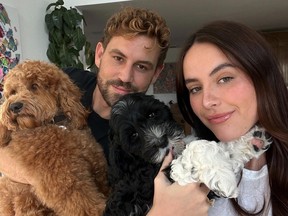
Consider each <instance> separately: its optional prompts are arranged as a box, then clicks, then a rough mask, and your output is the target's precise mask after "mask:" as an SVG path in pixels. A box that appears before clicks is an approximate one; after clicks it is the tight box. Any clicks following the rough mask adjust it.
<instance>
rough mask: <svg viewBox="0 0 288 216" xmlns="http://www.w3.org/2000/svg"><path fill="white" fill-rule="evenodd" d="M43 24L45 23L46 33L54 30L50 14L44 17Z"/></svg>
mask: <svg viewBox="0 0 288 216" xmlns="http://www.w3.org/2000/svg"><path fill="white" fill-rule="evenodd" d="M45 23H46V27H47V29H48V31H49V32H50V31H52V30H53V28H54V22H53V19H52V15H51V14H46V15H45Z"/></svg>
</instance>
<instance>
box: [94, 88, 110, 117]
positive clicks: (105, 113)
mask: <svg viewBox="0 0 288 216" xmlns="http://www.w3.org/2000/svg"><path fill="white" fill-rule="evenodd" d="M92 106H93V110H94V111H95V112H96V113H97V114H98V115H99V116H101V117H102V118H104V119H109V118H110V112H111V107H110V106H109V105H108V104H107V103H106V101H105V100H104V98H103V96H102V94H101V92H100V91H99V88H98V86H96V88H95V90H94V92H93V99H92Z"/></svg>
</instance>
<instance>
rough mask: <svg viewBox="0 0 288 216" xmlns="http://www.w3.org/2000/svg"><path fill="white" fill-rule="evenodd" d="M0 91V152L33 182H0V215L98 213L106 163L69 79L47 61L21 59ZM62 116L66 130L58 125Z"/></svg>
mask: <svg viewBox="0 0 288 216" xmlns="http://www.w3.org/2000/svg"><path fill="white" fill-rule="evenodd" d="M3 93H4V102H3V104H2V105H1V109H0V148H2V150H3V152H4V154H7V155H9V156H11V157H12V158H14V159H15V161H17V164H19V165H20V167H22V168H23V172H25V173H26V174H27V175H28V176H30V177H31V178H29V179H31V181H32V182H29V183H31V185H30V184H29V185H28V184H22V183H17V182H14V181H12V180H10V179H9V178H8V177H6V176H4V177H1V178H0V215H5V216H10V215H11V216H12V215H17V216H19V215H29V216H32V215H35V216H36V215H37V216H41V215H43V216H44V215H53V216H54V215H58V216H73V215H75V216H76V215H77V216H81V215H83V216H84V215H93V216H97V215H102V212H103V210H104V208H105V202H106V197H107V196H108V194H109V187H108V183H107V182H108V181H107V164H106V160H105V157H104V154H103V150H102V148H101V146H100V145H99V144H98V143H96V141H95V139H94V138H93V136H92V135H91V133H90V130H89V129H88V127H87V125H86V117H87V114H88V112H87V111H86V110H85V109H84V107H83V106H82V105H81V103H80V98H81V92H80V90H79V89H78V88H77V87H76V85H74V84H73V83H72V82H71V81H70V79H69V77H68V75H66V74H65V73H64V72H63V71H62V70H60V69H59V68H58V67H56V66H55V65H53V64H50V63H45V62H41V61H25V62H23V63H21V64H19V65H17V66H16V67H15V68H13V69H12V70H11V71H10V72H9V73H8V75H7V76H6V77H5V81H4V92H3ZM61 116H62V119H63V121H62V122H61V125H64V127H65V128H63V127H62V126H59V125H57V124H56V120H57V118H60V117H61ZM60 119H61V118H60ZM59 124H60V123H59Z"/></svg>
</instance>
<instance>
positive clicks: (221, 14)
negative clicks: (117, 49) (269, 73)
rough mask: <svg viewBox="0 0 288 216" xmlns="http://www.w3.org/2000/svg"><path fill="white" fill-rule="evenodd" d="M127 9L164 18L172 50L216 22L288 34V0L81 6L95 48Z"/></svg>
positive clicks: (150, 0)
mask: <svg viewBox="0 0 288 216" xmlns="http://www.w3.org/2000/svg"><path fill="white" fill-rule="evenodd" d="M123 6H134V7H142V8H148V9H151V10H154V11H157V12H158V13H159V14H160V15H162V16H163V17H164V18H165V19H166V21H167V24H168V26H169V27H170V29H171V47H181V45H182V43H183V42H184V41H185V40H186V38H187V37H188V35H190V34H191V33H192V32H194V31H196V30H197V29H198V28H199V27H201V26H202V25H204V24H205V23H207V22H210V21H213V20H233V21H238V22H242V23H243V24H246V25H249V26H250V27H252V28H254V29H256V30H265V31H288V0H133V1H123V2H116V3H105V4H95V5H85V6H77V8H78V9H79V10H80V11H82V13H83V15H84V17H85V20H86V24H87V25H86V26H85V27H84V32H85V35H86V36H87V39H88V40H89V41H90V42H91V43H92V46H95V45H96V43H97V42H98V41H99V40H100V39H101V37H102V33H103V28H104V26H105V23H106V21H107V19H108V18H109V17H110V16H111V15H112V14H113V13H114V12H116V11H118V10H119V9H120V8H121V7H123Z"/></svg>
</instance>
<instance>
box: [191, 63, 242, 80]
mask: <svg viewBox="0 0 288 216" xmlns="http://www.w3.org/2000/svg"><path fill="white" fill-rule="evenodd" d="M226 67H233V68H235V67H237V66H235V65H233V64H231V63H223V64H220V65H218V66H217V67H216V68H214V69H213V70H212V71H211V72H210V74H209V76H212V75H213V74H215V73H217V72H218V71H220V70H222V69H223V68H226ZM197 81H198V79H196V78H189V79H186V80H185V84H188V83H191V82H197Z"/></svg>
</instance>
